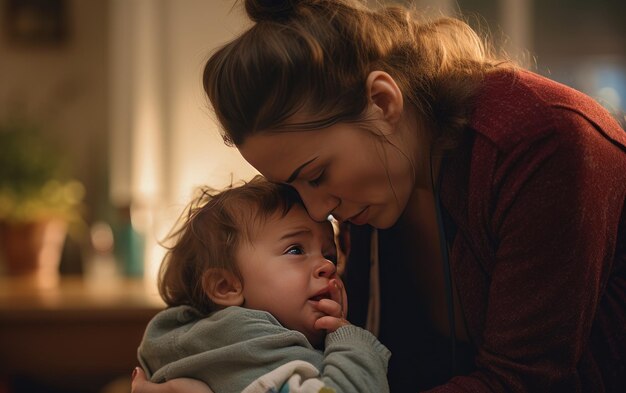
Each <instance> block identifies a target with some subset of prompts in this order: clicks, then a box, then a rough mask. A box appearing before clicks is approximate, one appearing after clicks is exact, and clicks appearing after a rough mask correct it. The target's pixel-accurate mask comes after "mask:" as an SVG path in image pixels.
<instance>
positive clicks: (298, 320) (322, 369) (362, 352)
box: [138, 176, 390, 393]
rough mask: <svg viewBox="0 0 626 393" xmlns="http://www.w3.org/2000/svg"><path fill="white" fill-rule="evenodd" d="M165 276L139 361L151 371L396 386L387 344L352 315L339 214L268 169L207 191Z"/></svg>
mask: <svg viewBox="0 0 626 393" xmlns="http://www.w3.org/2000/svg"><path fill="white" fill-rule="evenodd" d="M171 238H172V239H174V240H175V243H174V244H173V246H171V248H169V249H168V253H167V254H166V256H165V259H164V262H163V264H162V266H161V271H160V275H159V291H160V293H161V296H162V297H163V299H164V300H165V302H166V303H167V305H168V306H169V307H168V308H167V309H166V310H164V311H162V312H160V313H159V314H157V315H156V316H155V318H154V319H153V320H152V321H151V322H150V323H149V324H148V327H147V329H146V332H145V334H144V338H143V341H142V343H141V345H140V346H139V349H138V357H139V361H140V363H141V365H142V367H143V368H144V370H145V371H146V373H147V374H148V376H149V377H150V378H151V380H152V381H153V382H163V381H167V380H170V379H173V378H180V377H188V378H194V379H198V380H201V381H203V382H205V383H206V384H207V385H208V386H209V387H210V389H212V391H214V392H215V393H222V392H242V391H243V392H246V393H251V392H278V391H280V392H290V393H292V392H320V393H321V392H377V393H380V392H387V391H389V387H388V384H387V378H386V372H387V363H388V360H389V357H390V352H389V351H388V350H387V348H385V347H384V346H383V345H382V344H381V343H380V342H379V341H378V340H377V339H376V337H374V336H373V335H372V334H370V333H369V332H368V331H366V330H363V329H361V328H359V327H357V326H354V325H351V324H350V323H349V322H348V321H347V320H346V319H345V318H344V315H345V311H346V304H345V299H346V296H345V291H344V289H343V284H342V282H341V279H340V278H339V277H338V275H337V266H336V265H337V250H336V246H335V242H334V234H333V229H332V225H331V223H330V222H327V221H326V222H316V221H314V220H313V219H311V218H310V217H309V215H308V214H307V212H306V210H305V209H304V207H303V204H302V201H301V200H300V198H299V196H298V194H297V193H296V192H295V191H294V190H293V189H292V188H290V187H288V186H285V185H280V184H273V183H270V182H268V181H267V180H265V179H264V178H263V177H261V176H257V177H255V178H254V179H253V180H251V181H250V182H248V183H246V184H244V185H242V186H239V187H231V188H228V189H226V190H224V191H222V192H219V193H210V192H204V193H203V195H202V196H201V197H200V198H198V199H197V200H196V201H195V202H194V203H192V204H191V205H190V208H189V211H188V214H187V215H186V216H185V217H184V220H183V221H182V225H181V226H180V227H179V228H178V229H177V230H176V231H175V232H173V234H172V236H171Z"/></svg>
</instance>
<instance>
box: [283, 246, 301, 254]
mask: <svg viewBox="0 0 626 393" xmlns="http://www.w3.org/2000/svg"><path fill="white" fill-rule="evenodd" d="M285 254H291V255H302V254H304V249H303V248H302V247H301V246H291V247H289V248H288V249H287V251H286V252H285Z"/></svg>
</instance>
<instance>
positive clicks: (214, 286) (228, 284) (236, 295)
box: [202, 268, 244, 307]
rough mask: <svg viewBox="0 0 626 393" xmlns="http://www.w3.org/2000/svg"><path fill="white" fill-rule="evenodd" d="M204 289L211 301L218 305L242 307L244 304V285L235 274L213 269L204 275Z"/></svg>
mask: <svg viewBox="0 0 626 393" xmlns="http://www.w3.org/2000/svg"><path fill="white" fill-rule="evenodd" d="M202 289H203V290H204V293H206V294H207V296H208V297H209V299H211V301H212V302H213V303H215V304H217V305H220V306H223V307H227V306H241V305H242V304H243V301H244V298H243V285H242V284H241V280H240V279H239V278H238V277H237V276H236V275H235V273H233V272H231V271H228V270H226V269H220V268H211V269H208V270H207V271H205V272H204V274H203V275H202Z"/></svg>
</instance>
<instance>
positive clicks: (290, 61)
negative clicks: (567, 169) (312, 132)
mask: <svg viewBox="0 0 626 393" xmlns="http://www.w3.org/2000/svg"><path fill="white" fill-rule="evenodd" d="M245 9H246V12H247V14H248V16H249V17H250V19H252V20H253V21H254V22H256V23H255V24H254V25H253V26H252V27H251V28H250V29H248V30H247V31H245V32H244V33H243V34H241V35H240V36H239V37H238V38H236V39H235V40H233V41H232V42H230V43H228V44H226V45H225V46H223V47H222V48H220V49H219V50H217V51H216V52H215V53H214V54H213V55H212V56H211V58H210V59H209V60H208V62H207V64H206V66H205V69H204V76H203V83H204V89H205V91H206V93H207V95H208V98H209V100H210V102H211V104H212V106H213V109H214V111H215V114H216V116H217V119H218V120H219V122H220V123H221V125H222V127H223V131H224V135H223V137H224V141H225V142H226V143H227V144H230V145H232V144H234V145H241V144H242V143H243V142H244V140H245V138H246V137H247V136H249V135H251V134H253V133H255V132H259V131H268V130H272V131H278V130H280V129H281V128H285V127H286V126H289V128H290V129H316V128H323V127H327V126H329V125H332V124H335V123H338V122H342V121H346V122H360V123H363V122H365V121H366V120H367V119H366V117H365V109H366V107H367V96H366V90H365V89H366V79H367V76H368V75H369V73H370V72H372V71H374V70H382V71H385V72H387V73H389V74H390V75H391V76H392V77H393V78H394V80H395V81H396V83H398V85H399V87H400V89H401V91H402V93H403V95H404V96H405V97H406V99H407V100H408V102H410V103H411V104H412V105H413V106H414V107H415V108H416V111H417V113H418V114H419V115H420V116H421V117H422V119H423V121H424V122H425V124H427V125H429V126H430V127H429V128H430V129H431V132H434V133H435V134H434V136H446V137H449V136H450V135H454V134H455V132H458V131H460V130H461V129H462V128H463V127H464V126H465V125H466V123H467V113H468V110H469V103H470V101H471V97H472V94H473V92H474V91H475V90H476V87H477V85H478V83H479V82H480V80H481V78H482V76H483V75H484V73H485V72H487V71H489V70H490V69H493V68H495V67H497V66H499V65H502V64H504V62H502V61H499V60H498V59H496V57H495V56H494V55H492V54H491V51H490V50H489V46H487V45H486V44H485V43H484V42H483V40H482V39H481V38H480V37H479V36H478V35H477V34H476V33H475V32H474V30H472V28H470V27H469V25H468V24H466V23H465V22H463V21H461V20H460V19H456V18H451V17H441V18H438V19H434V20H430V21H423V22H422V21H420V20H419V18H418V17H417V14H416V13H415V12H413V11H410V10H409V9H407V8H405V7H402V6H387V7H383V8H381V9H380V10H372V9H369V8H367V7H366V6H365V5H364V4H363V3H362V2H361V1H358V0H283V1H277V0H265V1H263V0H246V1H245ZM300 111H303V113H304V114H305V115H307V116H304V118H307V121H306V122H305V123H294V122H291V123H289V121H290V120H293V119H292V116H293V115H294V114H295V113H297V112H300Z"/></svg>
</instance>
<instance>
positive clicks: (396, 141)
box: [134, 0, 626, 392]
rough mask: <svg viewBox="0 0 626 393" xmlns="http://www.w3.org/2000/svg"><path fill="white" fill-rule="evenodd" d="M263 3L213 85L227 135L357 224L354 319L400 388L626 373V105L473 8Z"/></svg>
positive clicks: (560, 383)
mask: <svg viewBox="0 0 626 393" xmlns="http://www.w3.org/2000/svg"><path fill="white" fill-rule="evenodd" d="M245 7H246V11H247V13H248V15H249V16H250V18H251V19H252V20H253V21H254V22H256V23H255V24H254V25H253V26H252V27H251V28H250V29H249V30H248V31H246V32H244V33H243V34H242V35H241V36H239V37H238V38H237V39H235V40H234V41H232V42H231V43H229V44H227V45H226V46H224V47H223V48H221V49H220V50H219V51H217V52H216V53H215V54H214V55H213V56H212V57H211V58H210V59H209V61H208V63H207V65H206V68H205V72H204V87H205V90H206V92H207V94H208V96H209V99H210V101H211V103H212V105H213V107H214V109H215V112H216V115H217V118H218V119H219V121H220V123H221V125H222V126H223V128H224V139H225V141H226V142H227V143H231V144H233V145H234V146H236V147H237V148H238V149H239V151H240V152H241V154H242V155H243V157H244V158H245V159H246V160H247V161H248V162H250V163H251V164H252V165H253V166H254V167H255V168H257V169H258V170H259V172H261V173H262V174H263V175H264V176H266V177H267V178H268V179H270V180H271V181H275V182H281V183H287V184H290V185H292V186H293V187H294V188H295V189H296V190H297V191H298V192H299V194H300V195H301V197H302V199H303V201H304V203H305V205H306V207H307V210H308V212H309V214H310V215H311V216H312V217H313V218H314V219H317V220H323V219H325V218H326V217H327V216H328V215H329V214H332V215H333V216H334V217H335V218H336V219H338V220H340V221H342V222H343V223H344V224H345V225H344V227H349V228H350V231H351V233H350V234H351V236H350V238H349V245H350V250H349V260H348V264H347V272H346V277H345V278H346V285H347V286H348V287H349V290H348V293H350V299H349V304H350V314H349V319H350V320H351V321H352V322H353V323H355V324H361V325H367V326H368V328H369V329H370V330H372V331H374V332H376V333H378V336H379V338H380V340H381V342H383V343H384V344H385V345H386V346H387V347H389V349H390V350H391V352H392V357H391V361H390V365H389V374H388V377H389V383H390V387H391V390H392V391H397V392H408V391H418V390H425V389H432V391H436V392H455V391H476V392H482V391H485V392H487V391H501V392H512V391H516V392H546V391H549V392H557V391H566V392H570V391H590V392H601V391H607V392H617V391H625V390H626V381H625V378H626V377H625V376H626V368H625V357H626V209H624V207H625V204H624V203H625V200H626V135H625V133H624V132H623V130H622V129H621V128H620V127H619V125H618V124H617V122H615V120H614V119H613V118H612V117H611V116H610V115H609V114H608V113H607V112H606V111H605V110H604V109H602V108H601V107H600V106H599V105H598V104H596V103H595V102H594V101H593V100H591V99H590V98H589V97H586V96H584V95H583V94H581V93H579V92H577V91H574V90H572V89H570V88H567V87H565V86H563V85H560V84H557V83H555V82H552V81H549V80H547V79H545V78H543V77H540V76H538V75H536V74H533V73H531V72H528V71H524V70H521V69H519V68H518V67H516V66H514V65H513V64H511V63H510V62H506V61H503V60H501V59H499V58H497V57H496V56H494V55H492V54H490V52H489V51H488V49H487V47H486V46H485V45H484V44H483V43H482V42H481V40H480V39H479V38H478V36H477V35H476V34H475V33H474V31H472V30H471V29H470V28H469V27H468V26H467V25H466V24H464V23H463V22H461V21H459V20H456V19H452V18H441V19H437V20H434V21H425V22H420V21H419V20H418V19H417V18H416V17H415V16H414V15H412V14H410V13H409V12H407V11H406V10H405V9H403V8H401V7H387V8H384V9H381V10H379V11H373V10H370V9H367V8H366V7H365V6H363V5H362V4H361V3H360V2H358V1H356V0H304V1H295V0H292V1H288V0H286V1H260V0H256V1H252V0H251V1H246V2H245ZM370 272H373V274H370ZM368 292H369V293H373V294H374V295H373V296H369V295H368ZM377 294H378V295H377ZM136 381H138V382H136V383H135V385H134V391H136V392H141V391H151V390H150V389H158V390H157V391H164V390H165V389H166V387H164V386H156V385H151V384H148V383H146V382H145V381H144V380H143V379H141V378H140V379H139V380H136ZM186 382H188V381H186ZM181 390H182V389H181Z"/></svg>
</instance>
